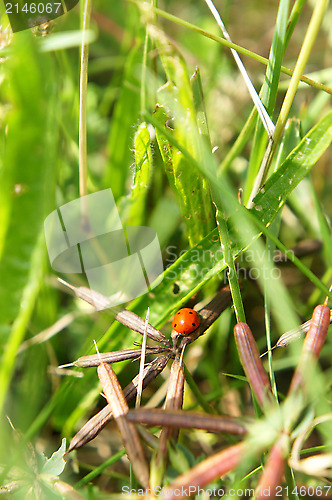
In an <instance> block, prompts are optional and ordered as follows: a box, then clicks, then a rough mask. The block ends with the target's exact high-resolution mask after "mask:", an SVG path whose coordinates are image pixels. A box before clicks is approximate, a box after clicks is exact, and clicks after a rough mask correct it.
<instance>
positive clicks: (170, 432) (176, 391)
mask: <svg viewBox="0 0 332 500" xmlns="http://www.w3.org/2000/svg"><path fill="white" fill-rule="evenodd" d="M182 352H183V351H182ZM182 352H180V351H178V353H177V355H176V358H175V360H174V362H173V364H172V368H171V373H170V377H169V382H168V388H167V394H166V401H165V410H180V409H181V408H182V404H183V392H184V380H185V377H184V370H183V364H182ZM166 425H167V424H166ZM176 434H177V432H176V431H175V429H174V428H171V427H168V426H166V427H163V429H162V431H161V433H160V438H159V447H158V453H157V457H156V464H157V466H158V464H160V463H162V462H163V461H164V459H165V457H166V454H167V443H168V442H169V441H170V439H171V438H172V437H174V438H175V435H176Z"/></svg>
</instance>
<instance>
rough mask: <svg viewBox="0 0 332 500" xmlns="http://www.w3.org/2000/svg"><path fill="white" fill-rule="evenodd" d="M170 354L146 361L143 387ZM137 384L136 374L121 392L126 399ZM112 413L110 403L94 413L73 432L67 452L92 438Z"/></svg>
mask: <svg viewBox="0 0 332 500" xmlns="http://www.w3.org/2000/svg"><path fill="white" fill-rule="evenodd" d="M169 359H170V355H169V354H167V355H164V356H159V357H158V358H156V359H154V360H153V361H151V363H148V364H147V365H146V367H145V368H144V373H143V377H144V378H143V388H145V387H146V386H147V385H148V384H149V383H150V382H151V380H153V379H154V378H155V377H156V376H157V375H159V373H160V372H162V371H163V369H164V368H165V366H166V364H167V362H168V360H169ZM137 385H138V375H136V377H135V378H133V380H132V381H131V382H130V383H129V384H128V385H127V386H126V387H125V389H124V390H123V394H124V396H125V398H126V401H128V402H129V401H131V400H132V399H133V398H134V397H135V396H136V392H137ZM112 418H113V414H112V409H111V407H110V405H107V406H105V408H103V409H102V410H101V411H100V412H98V413H97V414H96V415H94V416H93V417H92V418H90V420H88V422H87V423H86V424H84V425H83V427H81V429H80V430H79V431H78V432H77V433H76V434H75V436H74V437H73V439H72V440H71V442H70V445H69V448H68V450H67V453H69V452H71V451H73V450H76V449H78V448H81V447H82V446H84V445H85V444H87V443H89V442H90V441H91V440H92V439H94V438H95V437H96V436H97V435H98V434H99V432H100V431H101V430H102V429H103V428H104V427H105V425H106V424H107V423H108V422H109V421H110V420H112Z"/></svg>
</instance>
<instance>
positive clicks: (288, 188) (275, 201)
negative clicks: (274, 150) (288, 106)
mask: <svg viewBox="0 0 332 500" xmlns="http://www.w3.org/2000/svg"><path fill="white" fill-rule="evenodd" d="M331 141H332V111H330V112H329V113H328V114H327V115H326V116H325V117H324V118H322V119H321V120H320V122H319V123H317V125H316V126H315V127H313V128H312V129H311V130H310V132H309V133H308V134H307V135H306V136H305V137H304V138H303V139H302V141H301V142H300V144H299V145H298V146H297V147H296V148H295V149H294V150H293V151H292V152H291V153H290V155H288V157H287V158H286V160H285V161H284V162H283V164H282V165H281V166H280V167H279V169H278V170H277V171H276V172H275V173H274V174H273V175H271V177H270V178H269V179H268V180H267V182H266V184H265V186H264V187H263V188H262V189H261V191H260V192H259V193H258V194H257V196H256V197H255V198H254V203H255V207H254V208H253V209H251V211H252V212H254V213H255V215H256V216H257V217H258V218H259V219H260V220H261V222H263V223H264V224H266V225H269V224H270V223H271V221H272V220H273V219H274V217H275V215H276V214H277V212H278V210H279V209H280V208H281V207H282V206H283V205H284V203H285V202H286V200H287V198H288V196H289V194H290V193H291V192H292V191H293V190H294V188H295V187H296V186H297V185H298V184H299V183H300V182H301V180H302V179H303V178H304V177H305V176H306V175H307V174H308V173H309V172H310V170H311V169H312V167H313V166H314V165H315V163H316V162H317V161H318V160H319V158H320V157H321V156H322V154H323V153H324V151H325V150H326V148H327V147H328V146H329V145H330V144H331Z"/></svg>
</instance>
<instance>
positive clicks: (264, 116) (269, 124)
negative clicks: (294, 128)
mask: <svg viewBox="0 0 332 500" xmlns="http://www.w3.org/2000/svg"><path fill="white" fill-rule="evenodd" d="M205 3H206V4H207V6H208V7H209V9H210V11H211V13H212V15H213V17H214V18H215V20H216V22H217V24H218V26H219V28H220V29H221V31H222V34H223V35H224V37H225V39H226V40H228V41H229V42H232V40H231V37H230V36H229V33H228V31H227V30H226V27H225V25H224V23H223V21H222V19H221V17H220V14H219V12H218V10H217V9H216V7H215V6H214V3H213V2H212V0H205ZM231 52H232V54H233V57H234V59H235V62H236V64H237V67H238V68H239V70H240V72H241V75H242V76H243V79H244V81H245V84H246V86H247V89H248V91H249V94H250V95H251V98H252V100H253V102H254V105H255V107H256V109H257V112H258V114H259V116H260V119H261V120H262V122H263V125H264V128H265V130H266V132H267V134H268V136H269V138H270V140H272V138H273V134H274V128H275V127H274V123H273V121H272V120H271V118H270V116H269V114H268V112H267V111H266V109H265V106H264V104H263V103H262V101H261V99H260V97H259V95H258V94H257V92H256V90H255V87H254V86H253V84H252V82H251V80H250V78H249V75H248V73H247V71H246V69H245V67H244V64H243V62H242V60H241V58H240V56H239V54H238V53H237V52H236V50H235V49H231Z"/></svg>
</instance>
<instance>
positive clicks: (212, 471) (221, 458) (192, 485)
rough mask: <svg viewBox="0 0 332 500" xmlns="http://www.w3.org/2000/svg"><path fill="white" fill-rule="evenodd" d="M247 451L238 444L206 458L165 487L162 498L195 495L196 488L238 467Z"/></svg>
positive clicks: (242, 445) (170, 498)
mask: <svg viewBox="0 0 332 500" xmlns="http://www.w3.org/2000/svg"><path fill="white" fill-rule="evenodd" d="M248 451H249V447H248V445H247V444H246V443H239V444H235V445H234V446H231V447H230V448H227V449H226V450H222V451H220V452H219V453H216V454H215V455H213V456H212V457H209V458H207V459H206V460H204V462H201V463H199V464H198V465H196V466H195V467H193V468H192V469H190V471H188V472H187V473H185V474H181V475H180V476H178V477H177V478H176V480H175V481H174V483H172V484H170V485H169V486H167V489H166V492H165V495H164V498H165V499H167V500H178V499H179V498H182V497H183V496H186V497H187V496H191V495H195V494H197V493H198V488H202V487H203V486H205V485H206V484H208V483H210V482H211V481H213V480H214V479H216V478H218V477H220V476H222V475H224V474H226V473H227V472H229V471H231V470H232V469H234V468H235V467H236V466H237V465H239V464H240V463H241V462H242V461H243V459H244V457H245V456H246V455H247V454H248Z"/></svg>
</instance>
